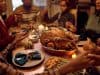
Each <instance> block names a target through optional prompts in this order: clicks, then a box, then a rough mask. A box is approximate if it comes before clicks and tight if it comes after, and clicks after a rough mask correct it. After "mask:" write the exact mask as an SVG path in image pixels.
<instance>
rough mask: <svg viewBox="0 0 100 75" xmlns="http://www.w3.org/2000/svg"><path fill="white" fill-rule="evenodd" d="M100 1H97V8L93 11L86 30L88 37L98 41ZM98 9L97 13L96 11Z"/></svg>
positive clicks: (99, 35) (99, 34)
mask: <svg viewBox="0 0 100 75" xmlns="http://www.w3.org/2000/svg"><path fill="white" fill-rule="evenodd" d="M99 4H100V1H99V0H96V7H95V6H94V7H92V8H94V10H93V9H91V14H90V17H89V19H88V22H87V26H86V30H87V36H88V37H90V38H92V39H93V40H94V41H96V40H97V39H98V38H100V5H99ZM95 9H96V11H95Z"/></svg>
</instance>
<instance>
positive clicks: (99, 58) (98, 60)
mask: <svg viewBox="0 0 100 75" xmlns="http://www.w3.org/2000/svg"><path fill="white" fill-rule="evenodd" d="M88 56H89V57H90V58H92V59H93V60H95V63H94V64H93V65H94V66H100V55H96V54H89V55H88Z"/></svg>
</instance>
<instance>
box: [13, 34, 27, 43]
mask: <svg viewBox="0 0 100 75" xmlns="http://www.w3.org/2000/svg"><path fill="white" fill-rule="evenodd" d="M27 36H28V34H21V35H17V36H16V37H15V40H14V42H15V43H17V42H19V41H21V40H23V39H24V38H26V37H27Z"/></svg>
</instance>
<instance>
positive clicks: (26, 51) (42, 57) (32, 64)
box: [12, 50, 45, 68]
mask: <svg viewBox="0 0 100 75" xmlns="http://www.w3.org/2000/svg"><path fill="white" fill-rule="evenodd" d="M34 51H36V50H19V51H17V52H16V53H15V54H13V58H12V62H13V64H14V65H15V66H18V67H23V68H24V67H26V68H27V67H34V66H36V65H39V64H40V63H42V61H43V60H44V58H45V57H44V55H43V53H42V52H40V51H39V53H40V54H41V60H30V59H28V62H27V63H26V64H24V65H23V66H20V65H18V64H16V63H15V61H14V59H15V56H16V54H17V53H23V54H29V53H31V52H34Z"/></svg>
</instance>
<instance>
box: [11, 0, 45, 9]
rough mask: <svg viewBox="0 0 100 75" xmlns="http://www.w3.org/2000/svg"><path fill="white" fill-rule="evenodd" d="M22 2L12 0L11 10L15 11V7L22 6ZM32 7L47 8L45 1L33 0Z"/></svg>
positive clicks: (20, 0)
mask: <svg viewBox="0 0 100 75" xmlns="http://www.w3.org/2000/svg"><path fill="white" fill-rule="evenodd" d="M22 4H23V3H22V0H12V6H13V10H15V9H16V7H18V6H20V5H22ZM33 5H35V6H38V7H45V6H47V0H33Z"/></svg>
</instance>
